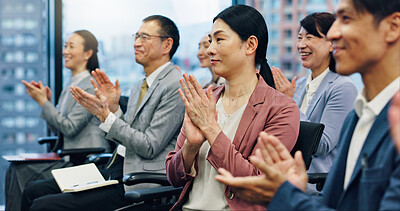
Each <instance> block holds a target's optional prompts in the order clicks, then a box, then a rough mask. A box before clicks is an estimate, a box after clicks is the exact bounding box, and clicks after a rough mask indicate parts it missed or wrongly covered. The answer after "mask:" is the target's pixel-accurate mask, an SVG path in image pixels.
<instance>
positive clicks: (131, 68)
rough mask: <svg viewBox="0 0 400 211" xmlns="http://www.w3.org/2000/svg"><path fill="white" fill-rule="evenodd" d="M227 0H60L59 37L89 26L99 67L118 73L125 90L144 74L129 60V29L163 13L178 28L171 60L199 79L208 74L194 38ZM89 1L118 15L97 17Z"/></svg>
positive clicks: (96, 8) (102, 10) (111, 74)
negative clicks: (60, 28)
mask: <svg viewBox="0 0 400 211" xmlns="http://www.w3.org/2000/svg"><path fill="white" fill-rule="evenodd" d="M231 3H232V1H231V0H218V1H215V0H196V1H187V0H147V1H142V2H141V3H140V4H138V3H137V2H135V1H130V0H115V1H108V0H85V1H82V0H64V1H63V27H64V28H63V33H64V34H63V38H64V40H65V39H66V38H67V36H68V35H69V34H70V33H72V32H73V31H75V30H78V29H87V30H89V31H90V32H92V33H93V34H94V35H95V36H96V38H97V39H98V41H99V62H100V67H101V69H103V70H104V71H106V72H107V74H108V76H109V77H110V79H111V81H113V82H114V81H115V80H116V79H117V78H118V79H119V81H120V83H121V89H122V92H123V93H122V94H123V95H128V94H129V92H130V89H131V88H132V85H133V84H134V83H135V82H136V81H138V80H141V79H142V77H143V76H144V71H143V67H142V66H141V65H139V64H137V63H136V62H135V57H134V50H133V39H132V37H131V35H132V34H134V33H135V32H136V31H137V30H138V29H139V27H140V25H141V24H142V19H144V18H145V17H147V16H149V15H153V14H160V15H164V16H167V17H169V18H170V19H171V20H173V21H174V22H175V24H176V25H177V26H178V29H179V33H180V45H179V48H178V50H177V52H176V53H175V55H174V57H173V59H172V62H174V63H175V64H176V65H178V66H180V68H181V69H182V71H185V72H189V73H193V74H194V75H195V77H196V78H197V79H198V80H199V81H202V80H205V79H207V78H208V80H210V79H211V73H210V72H209V71H208V70H206V69H204V68H200V67H199V62H198V59H197V56H196V55H197V49H198V42H199V40H200V39H201V37H202V36H204V35H205V34H206V33H208V32H209V31H210V29H211V26H212V19H213V18H214V17H215V16H216V15H217V14H218V13H219V12H220V11H222V10H223V9H224V8H226V7H228V6H230V5H231ZM77 5H79V6H77ZM89 7H90V8H92V11H96V13H107V14H118V15H107V16H104V17H101V16H96V15H92V14H88V13H87V8H89ZM99 23H101V24H99ZM116 23H118V24H116ZM116 25H118V27H116ZM64 69H65V70H64V71H63V75H64V76H63V78H64V80H63V81H64V82H67V81H68V80H69V77H70V76H69V75H70V71H69V70H68V69H66V68H64Z"/></svg>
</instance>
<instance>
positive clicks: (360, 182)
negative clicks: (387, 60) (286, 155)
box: [268, 102, 400, 210]
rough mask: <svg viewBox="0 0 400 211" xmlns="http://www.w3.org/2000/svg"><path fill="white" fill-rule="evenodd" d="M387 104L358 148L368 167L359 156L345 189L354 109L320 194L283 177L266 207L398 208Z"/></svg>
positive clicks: (398, 160)
mask: <svg viewBox="0 0 400 211" xmlns="http://www.w3.org/2000/svg"><path fill="white" fill-rule="evenodd" d="M389 104H390V102H389V103H388V104H387V105H386V106H385V107H384V109H383V110H382V111H381V113H380V114H379V115H378V116H377V118H376V120H375V122H374V123H373V125H372V128H371V130H370V132H369V134H368V136H367V138H366V140H365V143H364V145H363V148H362V150H361V152H360V155H363V154H366V155H367V158H368V159H367V162H368V168H367V169H365V168H363V167H362V165H361V158H360V157H362V156H360V157H359V158H358V160H357V163H356V166H355V169H354V172H353V174H352V176H351V179H350V182H349V185H348V187H347V189H346V190H344V189H343V183H344V175H345V170H346V161H347V153H348V150H349V146H350V141H351V138H352V135H353V131H354V128H355V126H356V124H357V121H358V117H357V115H356V113H355V111H352V112H351V113H350V114H349V115H348V117H347V118H346V121H345V125H344V126H343V129H342V132H341V136H340V137H341V140H340V141H339V151H338V156H337V157H336V160H335V163H334V165H333V166H332V169H331V171H330V172H329V174H328V178H327V181H326V183H325V186H324V189H323V196H322V198H321V197H317V198H319V199H320V200H317V199H315V196H314V197H311V196H310V195H308V194H306V193H304V192H302V191H301V190H299V189H297V188H296V187H294V186H293V185H291V184H290V183H289V182H287V181H286V182H285V183H284V184H283V185H282V186H281V187H280V188H279V189H278V191H277V192H276V194H275V196H274V198H273V200H272V201H271V203H270V205H269V207H268V210H278V209H279V210H327V209H337V210H400V157H399V154H398V153H397V151H396V149H395V147H394V145H393V142H392V138H391V136H390V132H389V124H388V120H387V111H388V108H389ZM311 198H313V199H311Z"/></svg>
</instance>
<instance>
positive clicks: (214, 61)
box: [211, 59, 220, 65]
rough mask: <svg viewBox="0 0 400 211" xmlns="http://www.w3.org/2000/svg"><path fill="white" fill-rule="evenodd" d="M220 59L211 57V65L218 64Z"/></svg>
mask: <svg viewBox="0 0 400 211" xmlns="http://www.w3.org/2000/svg"><path fill="white" fill-rule="evenodd" d="M218 62H220V60H218V59H211V65H216V64H217V63H218Z"/></svg>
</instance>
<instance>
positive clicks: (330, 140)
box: [293, 71, 357, 173]
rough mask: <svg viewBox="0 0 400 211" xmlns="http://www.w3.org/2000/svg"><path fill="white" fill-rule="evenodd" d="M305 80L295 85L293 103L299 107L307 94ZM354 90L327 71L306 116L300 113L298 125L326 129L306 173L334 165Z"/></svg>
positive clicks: (353, 86) (354, 97)
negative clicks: (305, 124)
mask: <svg viewBox="0 0 400 211" xmlns="http://www.w3.org/2000/svg"><path fill="white" fill-rule="evenodd" d="M307 78H308V77H304V78H301V79H299V80H298V81H297V83H296V91H295V93H294V97H293V100H294V101H295V102H296V104H297V105H298V106H299V108H300V106H301V104H302V102H303V98H304V95H305V93H306V84H307ZM356 96H357V89H356V87H355V85H354V83H353V82H352V81H351V79H350V78H349V77H346V76H341V75H339V74H337V73H334V72H332V71H329V72H328V74H327V75H326V76H325V78H324V79H323V80H322V82H321V84H320V85H319V87H318V89H317V91H316V92H315V95H314V97H313V98H312V99H311V102H310V105H309V107H308V109H307V112H306V113H305V114H303V113H302V112H300V120H301V121H310V122H319V123H322V124H324V125H325V129H324V132H323V134H322V138H321V141H320V143H319V146H318V149H317V152H316V153H315V156H314V158H313V160H312V161H311V166H310V169H309V170H308V172H309V173H313V172H318V173H322V172H328V171H329V169H330V168H331V166H332V164H333V159H334V158H335V155H336V152H337V144H338V141H339V138H340V136H339V131H340V129H341V128H342V126H343V122H344V119H345V118H346V116H347V114H348V113H349V112H350V111H351V110H352V109H353V107H354V106H353V105H354V100H355V99H356Z"/></svg>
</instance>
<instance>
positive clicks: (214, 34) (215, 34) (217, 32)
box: [208, 30, 224, 38]
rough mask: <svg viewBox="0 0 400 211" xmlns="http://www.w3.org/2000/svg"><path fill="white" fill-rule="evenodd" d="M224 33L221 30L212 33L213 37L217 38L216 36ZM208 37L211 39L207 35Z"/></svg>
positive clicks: (209, 35)
mask: <svg viewBox="0 0 400 211" xmlns="http://www.w3.org/2000/svg"><path fill="white" fill-rule="evenodd" d="M222 32H224V31H223V30H218V31H216V32H214V33H213V36H217V35H218V34H220V33H222ZM208 37H209V38H211V34H208Z"/></svg>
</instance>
